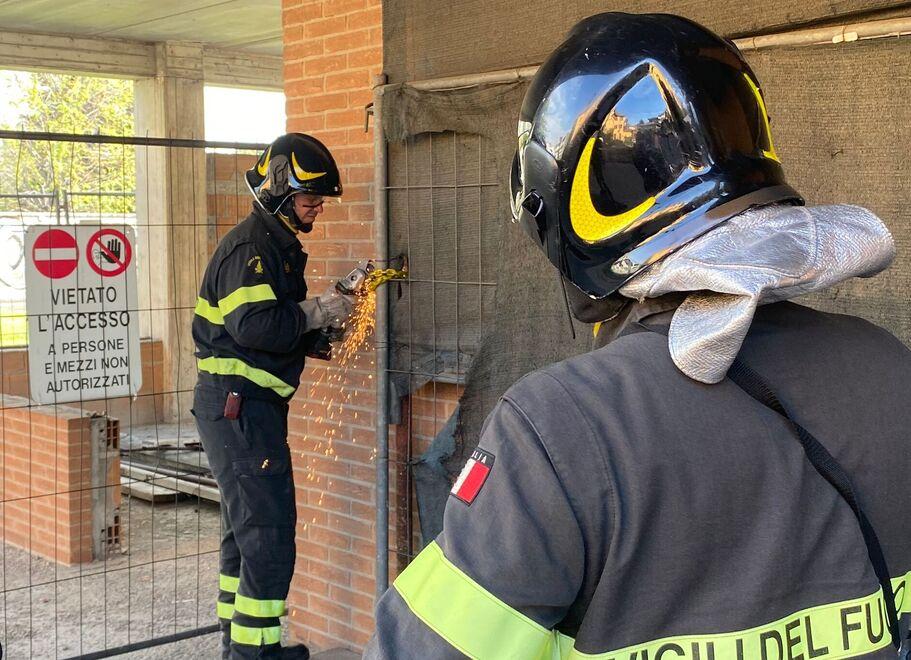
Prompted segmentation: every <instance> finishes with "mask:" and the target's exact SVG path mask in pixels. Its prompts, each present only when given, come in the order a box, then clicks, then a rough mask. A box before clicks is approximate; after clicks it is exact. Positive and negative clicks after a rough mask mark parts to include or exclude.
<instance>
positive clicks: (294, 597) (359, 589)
mask: <svg viewBox="0 0 911 660" xmlns="http://www.w3.org/2000/svg"><path fill="white" fill-rule="evenodd" d="M282 4H283V12H282V19H283V24H284V67H285V71H284V73H285V96H286V99H287V107H286V109H287V116H288V130H289V131H302V132H305V133H309V134H311V135H313V136H315V137H317V138H319V139H320V140H322V141H323V142H324V143H325V144H326V146H328V147H329V149H330V150H331V151H332V153H333V155H334V156H335V159H336V161H337V162H338V165H339V168H340V171H341V176H342V182H343V186H344V190H345V194H344V197H343V201H342V203H341V204H329V205H327V206H326V208H325V212H324V213H323V215H321V216H320V219H319V220H318V222H317V225H316V227H315V228H314V230H313V232H311V233H310V234H306V235H303V236H302V237H301V241H302V242H303V243H304V248H305V250H306V251H307V252H308V253H309V254H310V261H309V263H308V266H307V279H308V284H309V286H310V289H311V291H313V292H315V293H318V292H321V291H322V290H323V289H324V288H325V287H326V286H328V284H329V283H330V282H331V281H332V280H333V279H335V278H338V277H341V276H343V275H345V274H346V273H347V272H348V270H350V269H351V267H352V265H353V264H354V263H355V262H356V261H358V260H360V259H363V258H365V257H370V256H373V254H374V250H375V248H374V245H375V239H374V226H373V195H374V191H373V186H372V184H373V132H372V129H371V131H370V132H367V133H365V132H364V107H365V106H366V105H367V104H368V103H369V102H371V101H372V100H373V91H372V81H373V77H374V76H375V75H376V74H378V73H379V72H380V69H381V65H382V8H381V4H380V2H379V0H316V1H313V0H303V1H302V0H283V3H282ZM352 362H353V364H352V365H351V367H350V368H348V369H347V370H345V371H341V370H339V369H338V368H337V367H336V366H333V365H330V366H328V367H327V366H321V365H315V364H314V361H312V360H311V361H310V362H308V368H307V369H306V371H305V373H304V380H303V382H302V384H301V388H300V390H299V391H298V395H297V397H296V398H295V399H294V401H293V402H292V406H291V413H290V418H289V431H290V433H289V441H290V443H291V448H292V455H293V456H294V459H295V481H296V484H297V488H298V493H297V503H298V518H299V521H300V522H299V525H298V532H297V548H298V556H297V565H296V572H295V577H294V581H293V583H292V590H291V595H290V598H289V601H290V602H289V610H290V616H289V621H290V630H291V634H292V636H294V637H296V638H299V639H302V640H304V641H306V642H308V643H309V644H311V645H312V646H313V647H315V648H330V647H337V646H343V647H349V648H358V647H360V646H362V645H363V644H364V643H365V642H366V641H367V639H368V637H369V635H370V633H371V631H372V629H373V620H372V612H373V596H374V574H373V573H374V567H373V564H374V554H375V552H374V530H373V527H374V525H373V523H374V517H375V507H374V470H375V463H374V447H375V433H374V424H375V414H376V405H375V389H374V385H373V370H374V356H373V352H372V350H371V348H370V347H369V346H368V347H365V349H364V351H363V352H361V353H360V354H359V355H358V356H357V358H356V359H355V360H353V361H352Z"/></svg>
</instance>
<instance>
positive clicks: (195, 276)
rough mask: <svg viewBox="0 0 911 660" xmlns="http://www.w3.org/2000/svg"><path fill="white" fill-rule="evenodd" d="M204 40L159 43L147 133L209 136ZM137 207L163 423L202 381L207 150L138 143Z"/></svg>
mask: <svg viewBox="0 0 911 660" xmlns="http://www.w3.org/2000/svg"><path fill="white" fill-rule="evenodd" d="M203 77H204V76H203V49H202V45H201V44H196V43H184V42H180V43H178V42H168V43H161V44H157V45H156V75H155V77H154V78H143V79H140V80H137V82H136V86H135V108H136V110H135V113H136V134H137V135H140V136H149V137H169V138H191V139H202V138H204V137H205V128H204V116H203ZM136 212H137V224H138V232H137V240H138V242H139V246H138V247H139V254H140V262H139V268H140V273H139V280H140V284H139V288H140V300H141V301H144V302H145V301H148V306H146V305H145V304H143V307H144V308H145V307H148V309H149V310H150V311H148V312H144V313H143V314H142V330H143V334H144V335H149V336H151V337H153V338H155V339H160V340H161V341H162V343H163V347H164V354H163V357H164V364H163V368H162V373H163V382H162V383H161V384H158V383H156V384H155V385H156V388H155V389H156V390H157V391H163V392H165V393H166V394H165V396H164V397H163V400H164V404H163V405H164V410H163V411H162V412H161V420H162V421H170V422H176V421H178V420H181V419H187V418H188V417H189V415H190V412H189V411H190V400H191V393H190V392H189V390H192V388H193V385H194V383H195V382H196V363H195V358H194V356H193V351H194V350H195V347H194V345H193V338H192V335H191V333H190V325H191V323H192V319H193V307H194V305H195V303H196V296H197V292H198V290H199V281H200V279H201V277H202V273H203V271H204V270H205V266H206V259H207V256H208V255H209V254H211V250H212V248H213V247H214V237H215V227H214V219H213V220H212V223H213V224H212V226H210V221H209V218H208V213H207V209H206V159H205V152H204V150H203V149H189V148H177V147H168V148H164V147H137V148H136Z"/></svg>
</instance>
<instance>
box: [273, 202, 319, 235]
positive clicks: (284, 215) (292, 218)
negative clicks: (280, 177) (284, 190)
mask: <svg viewBox="0 0 911 660" xmlns="http://www.w3.org/2000/svg"><path fill="white" fill-rule="evenodd" d="M293 200H294V198H293V197H289V198H288V199H286V200H285V201H284V202H283V203H282V205H281V206H280V207H278V210H277V211H276V212H275V217H276V218H278V219H279V220H280V221H281V223H282V224H283V225H285V227H287V228H288V231H290V232H291V233H292V234H296V233H297V232H299V231H302V232H304V233H307V232H309V231H310V230H311V229H313V226H312V225H310V226H309V227H308V225H306V224H305V223H303V222H301V221H300V218H298V217H297V213H296V212H295V211H294V201H293Z"/></svg>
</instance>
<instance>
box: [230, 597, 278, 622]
mask: <svg viewBox="0 0 911 660" xmlns="http://www.w3.org/2000/svg"><path fill="white" fill-rule="evenodd" d="M234 606H235V607H236V608H237V611H238V612H240V613H241V614H246V615H248V616H256V617H273V616H284V615H285V601H283V600H257V599H256V598H249V597H247V596H243V595H241V594H237V597H236V598H235V599H234Z"/></svg>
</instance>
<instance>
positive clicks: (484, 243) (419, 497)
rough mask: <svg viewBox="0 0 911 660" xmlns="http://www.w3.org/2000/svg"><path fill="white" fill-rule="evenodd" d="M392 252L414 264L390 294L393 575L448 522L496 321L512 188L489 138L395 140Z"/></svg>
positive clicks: (450, 134) (391, 180) (391, 186)
mask: <svg viewBox="0 0 911 660" xmlns="http://www.w3.org/2000/svg"><path fill="white" fill-rule="evenodd" d="M388 149H389V151H388V154H389V155H388V159H389V167H388V172H389V174H388V185H387V186H386V190H387V197H386V198H387V204H388V218H389V220H388V223H389V254H390V255H391V256H396V255H398V256H400V257H402V258H403V259H404V261H405V262H406V263H407V266H408V271H409V275H408V280H407V281H405V282H403V283H402V284H401V292H400V293H399V294H398V295H395V294H393V295H391V296H390V329H389V332H390V368H389V374H390V381H391V384H392V392H393V401H395V402H397V404H398V405H395V404H394V405H393V410H392V411H391V419H392V421H393V422H395V423H396V426H394V431H393V434H392V437H390V440H389V445H390V454H389V457H390V458H389V460H390V485H389V494H390V498H389V501H390V510H391V511H392V512H393V516H394V517H393V520H392V526H393V529H394V530H395V532H394V535H393V537H392V538H391V539H390V553H391V555H392V559H393V562H394V563H393V564H392V565H391V566H390V569H391V573H392V575H390V579H391V578H393V577H394V576H395V574H396V573H397V572H399V571H401V570H402V569H404V567H405V566H406V565H407V564H408V562H410V561H411V559H412V558H413V557H414V556H415V555H416V554H417V552H419V551H420V550H421V548H422V547H423V546H424V545H426V543H427V542H429V541H430V540H432V539H433V537H434V536H435V535H436V533H438V531H439V529H440V528H441V525H442V511H443V507H444V506H445V502H446V499H447V497H448V494H449V488H450V485H451V478H452V469H453V468H452V466H449V465H447V464H446V459H447V458H448V457H449V456H450V455H451V454H452V453H453V450H454V443H455V439H454V430H455V423H456V415H457V414H458V413H457V406H458V400H459V397H460V396H461V395H462V393H463V391H464V384H465V377H466V374H467V372H468V370H469V368H470V367H471V364H472V361H473V360H474V358H475V357H476V355H477V353H478V350H479V348H480V346H481V341H482V339H483V335H484V330H485V326H486V324H487V323H489V322H490V321H491V320H492V305H493V302H494V293H495V289H496V280H497V274H496V272H495V266H494V264H495V262H496V259H495V254H494V253H495V250H496V245H495V241H494V240H493V236H495V235H496V234H495V233H494V232H492V231H491V228H490V226H489V225H490V222H491V218H492V217H494V216H495V215H496V214H495V209H496V208H498V206H499V204H498V202H499V200H500V195H501V194H502V191H501V189H500V185H499V184H498V183H497V177H496V162H495V159H494V155H493V153H492V146H491V144H490V142H489V140H487V139H486V138H484V137H482V136H479V135H474V134H467V133H455V132H442V133H421V134H419V135H416V136H413V137H409V138H408V139H407V140H406V141H404V142H403V143H390V144H389V145H388Z"/></svg>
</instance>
